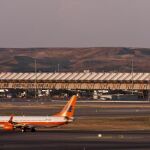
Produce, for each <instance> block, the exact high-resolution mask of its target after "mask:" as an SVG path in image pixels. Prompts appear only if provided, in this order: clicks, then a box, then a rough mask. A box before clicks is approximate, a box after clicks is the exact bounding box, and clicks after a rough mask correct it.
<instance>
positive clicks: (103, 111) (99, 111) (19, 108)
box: [0, 101, 150, 150]
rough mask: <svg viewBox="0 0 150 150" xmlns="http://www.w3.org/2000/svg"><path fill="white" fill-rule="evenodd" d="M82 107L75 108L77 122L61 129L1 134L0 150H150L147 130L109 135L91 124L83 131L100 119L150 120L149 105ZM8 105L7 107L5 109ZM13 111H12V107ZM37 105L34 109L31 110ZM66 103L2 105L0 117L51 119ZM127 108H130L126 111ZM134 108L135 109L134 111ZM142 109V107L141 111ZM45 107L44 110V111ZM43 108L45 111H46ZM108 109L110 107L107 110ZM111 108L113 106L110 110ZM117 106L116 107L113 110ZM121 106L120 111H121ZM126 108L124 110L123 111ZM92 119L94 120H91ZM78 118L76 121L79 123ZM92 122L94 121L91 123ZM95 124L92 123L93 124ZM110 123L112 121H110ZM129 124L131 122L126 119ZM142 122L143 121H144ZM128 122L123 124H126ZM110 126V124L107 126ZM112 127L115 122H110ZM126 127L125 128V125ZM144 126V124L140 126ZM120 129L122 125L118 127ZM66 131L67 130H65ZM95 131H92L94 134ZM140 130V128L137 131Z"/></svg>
mask: <svg viewBox="0 0 150 150" xmlns="http://www.w3.org/2000/svg"><path fill="white" fill-rule="evenodd" d="M84 104H86V105H85V106H84V105H82V103H78V104H77V109H76V113H75V117H76V118H77V121H75V122H74V123H72V124H70V125H67V126H65V127H61V128H53V129H49V130H46V131H45V130H40V131H37V132H35V133H31V132H26V133H21V132H20V131H14V132H6V131H2V130H1V131H0V150H20V149H21V150H26V149H28V150H33V149H36V150H41V149H44V150H45V149H48V150H50V149H54V150H76V149H77V150H100V149H102V150H127V149H128V150H143V149H144V150H149V149H150V128H149V127H147V128H146V129H145V130H136V131H133V130H130V131H123V130H122V131H121V130H120V131H112V130H110V128H109V129H108V124H106V126H107V131H106V130H105V129H106V127H105V126H104V127H103V131H101V130H98V128H97V129H96V128H95V127H96V126H95V127H93V128H91V127H90V124H89V126H88V125H87V126H88V128H86V129H85V130H84V131H83V130H81V129H80V127H79V125H81V128H83V127H84V126H82V125H84V124H85V123H88V122H89V120H91V123H92V125H95V124H94V123H95V119H96V121H97V120H98V121H97V125H102V122H100V121H101V119H102V118H104V119H103V120H105V118H107V117H108V120H107V119H106V120H105V121H106V122H107V123H108V121H111V119H110V118H111V117H112V118H113V119H114V118H117V117H131V116H132V118H135V117H141V116H144V117H145V116H146V117H147V118H148V117H149V116H150V107H149V106H150V104H149V103H130V104H128V103H106V104H105V103H104V104H103V106H104V107H101V105H102V103H90V102H89V103H84ZM7 105H8V106H9V107H7ZM10 105H11V106H13V107H11V106H10ZM35 105H36V107H34V106H35ZM64 105H65V102H55V101H54V102H38V103H37V102H7V103H5V102H1V103H0V106H5V107H4V108H2V107H0V115H10V114H15V115H44V116H45V115H51V114H55V113H56V112H59V111H60V110H61V109H62V106H64ZM126 105H129V106H131V105H132V107H126ZM134 105H135V107H133V106H134ZM141 105H143V107H141ZM43 106H44V107H43ZM45 106H46V107H45ZM47 106H50V108H48V107H47ZM108 106H109V107H108ZM110 106H112V107H111V108H110ZM116 106H117V107H116ZM120 106H121V107H120ZM124 106H125V107H124ZM94 117H95V118H94ZM78 118H79V120H78ZM92 119H93V120H92ZM143 120H144V119H142V120H140V119H139V122H136V121H135V120H133V124H132V127H133V129H134V123H141V122H142V123H143ZM93 121H94V123H93ZM112 121H113V120H112ZM129 121H130V122H131V123H132V120H130V119H129ZM144 121H145V120H144ZM127 122H128V119H127V120H125V121H124V123H127ZM78 123H79V124H78ZM110 123H112V122H110ZM113 123H115V122H113ZM145 124H146V125H150V122H149V121H147V120H146V121H145ZM126 125H127V124H126ZM142 125H143V124H142ZM121 126H122V125H121ZM68 127H69V128H68ZM72 127H73V128H72ZM93 129H94V130H93ZM140 129H141V128H140Z"/></svg>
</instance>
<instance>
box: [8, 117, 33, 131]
mask: <svg viewBox="0 0 150 150" xmlns="http://www.w3.org/2000/svg"><path fill="white" fill-rule="evenodd" d="M13 117H14V116H13V115H11V117H10V119H9V121H8V122H9V123H10V124H11V125H12V126H13V129H20V130H21V131H22V132H26V130H30V131H31V132H35V127H34V126H32V125H29V124H24V123H18V122H14V121H13Z"/></svg>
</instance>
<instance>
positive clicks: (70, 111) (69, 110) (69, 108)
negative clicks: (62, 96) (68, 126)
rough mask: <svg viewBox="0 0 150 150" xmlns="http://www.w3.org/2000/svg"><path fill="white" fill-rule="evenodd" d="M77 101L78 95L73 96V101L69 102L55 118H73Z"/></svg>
mask: <svg viewBox="0 0 150 150" xmlns="http://www.w3.org/2000/svg"><path fill="white" fill-rule="evenodd" d="M76 100H77V96H76V95H74V96H72V97H71V99H70V100H69V101H68V103H67V104H66V105H65V106H64V108H63V109H62V110H61V112H60V113H58V114H56V115H55V116H63V117H68V118H71V117H73V115H74V111H75V104H76Z"/></svg>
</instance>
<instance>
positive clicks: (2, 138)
mask: <svg viewBox="0 0 150 150" xmlns="http://www.w3.org/2000/svg"><path fill="white" fill-rule="evenodd" d="M20 149H21V150H33V149H36V150H45V149H46V150H50V149H54V150H100V149H102V150H108V149H109V150H127V149H128V150H149V149H150V131H130V132H126V131H102V132H101V131H80V130H76V131H72V130H63V129H58V130H57V129H55V130H49V131H38V132H35V133H31V132H26V133H21V132H19V131H16V132H4V131H0V150H20Z"/></svg>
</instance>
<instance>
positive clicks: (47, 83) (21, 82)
mask: <svg viewBox="0 0 150 150" xmlns="http://www.w3.org/2000/svg"><path fill="white" fill-rule="evenodd" d="M0 89H1V90H7V91H15V90H16V91H22V92H23V93H25V92H26V91H44V90H45V91H46V90H49V91H54V90H56V91H58V90H61V91H71V90H72V91H76V92H77V91H85V92H88V91H90V92H91V93H93V94H94V93H107V92H106V91H111V92H112V91H128V92H129V91H131V93H132V94H133V92H134V93H135V92H137V93H142V94H143V95H144V97H148V93H149V90H150V73H118V72H117V73H116V72H109V73H108V72H99V73H96V72H80V73H78V72H61V73H60V72H56V73H12V72H1V73H0ZM103 91H105V92H103ZM128 92H127V93H128ZM48 93H49V92H48ZM112 93H113V92H112ZM41 95H42V94H41ZM95 97H96V96H95Z"/></svg>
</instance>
